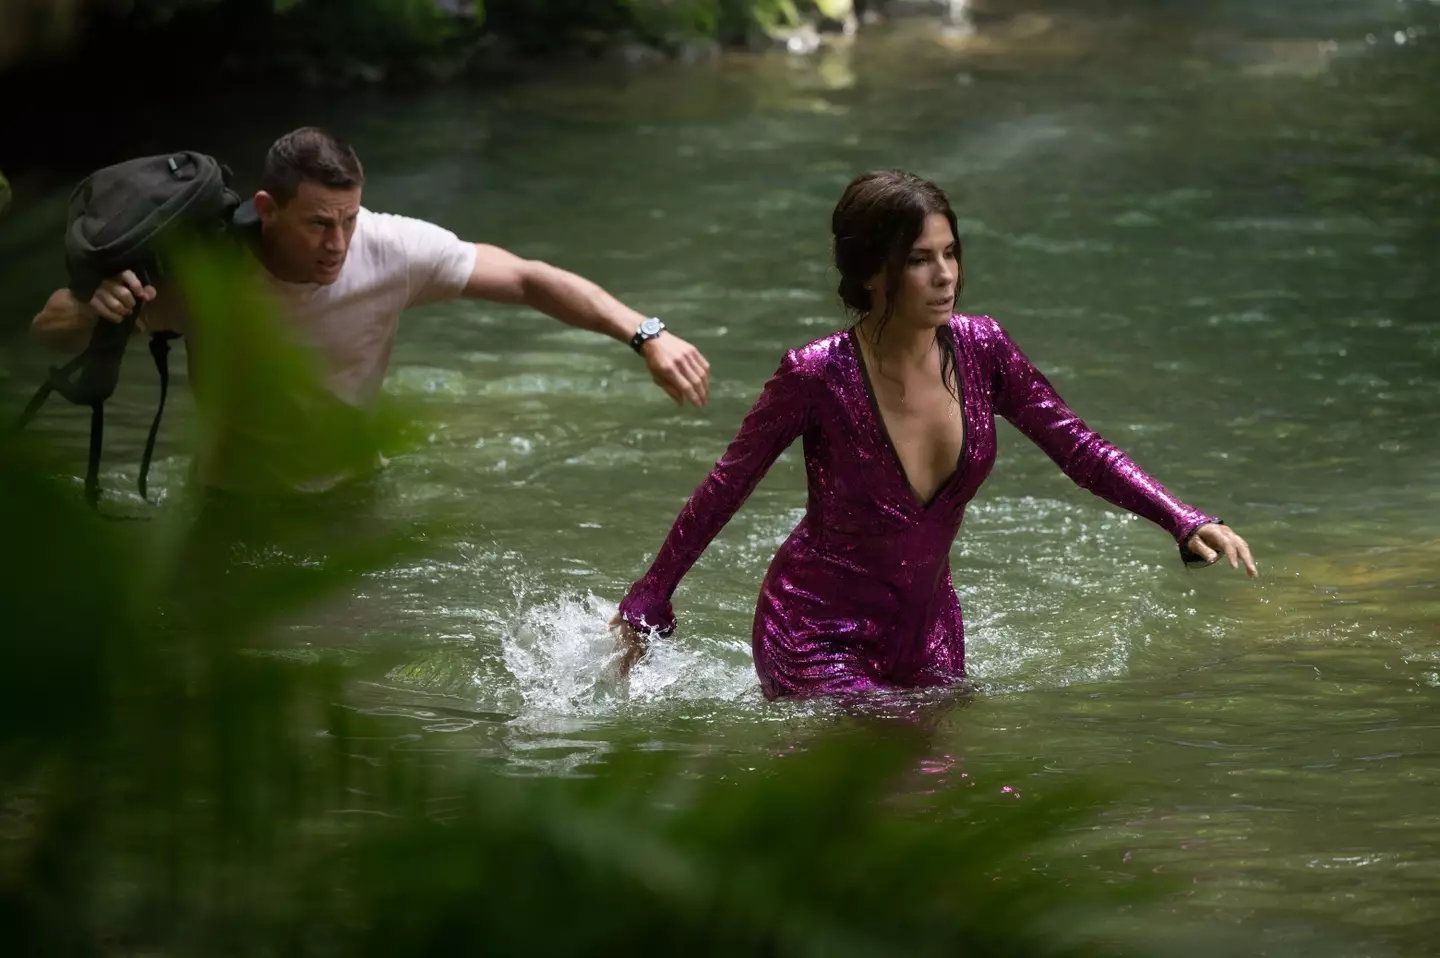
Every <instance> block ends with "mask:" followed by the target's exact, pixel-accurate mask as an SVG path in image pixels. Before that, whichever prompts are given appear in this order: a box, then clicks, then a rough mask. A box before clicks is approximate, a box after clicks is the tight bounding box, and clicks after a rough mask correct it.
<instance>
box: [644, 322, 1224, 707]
mask: <svg viewBox="0 0 1440 958" xmlns="http://www.w3.org/2000/svg"><path fill="white" fill-rule="evenodd" d="M950 327H951V329H952V330H953V331H954V334H955V352H956V372H957V378H958V380H959V384H960V387H961V390H962V393H961V396H962V399H963V408H964V419H965V436H964V441H963V444H962V447H961V453H960V459H959V462H958V463H957V466H956V470H955V472H954V474H953V475H952V476H951V477H950V478H949V479H948V480H947V481H946V482H944V483H943V484H942V485H941V487H940V488H939V489H938V490H937V491H936V493H935V494H934V496H933V497H932V498H931V500H930V501H929V502H924V503H922V502H920V501H919V499H918V498H917V497H916V495H915V494H914V492H913V491H912V490H911V488H910V485H909V482H908V481H907V479H906V477H905V474H904V471H903V469H902V468H901V466H900V463H899V459H898V457H897V456H896V455H895V453H894V451H893V448H892V446H891V444H890V440H889V438H888V436H887V434H886V432H885V429H884V425H883V422H882V421H881V420H880V418H879V416H878V412H877V407H875V406H874V405H873V404H872V399H871V395H870V392H869V387H868V386H867V384H866V380H865V373H864V368H863V365H862V363H861V360H860V358H859V353H858V344H857V343H856V341H855V338H854V334H853V333H852V332H850V331H848V330H847V331H841V332H837V333H834V334H832V335H830V336H827V337H825V338H823V339H819V340H816V341H815V342H813V343H810V344H809V345H807V346H804V347H801V348H799V349H792V350H789V351H788V352H786V353H785V355H784V358H783V360H782V361H781V363H780V366H779V368H778V369H777V370H776V371H775V373H774V374H773V375H772V376H771V377H770V379H769V381H767V382H766V384H765V387H764V389H763V391H762V392H761V394H760V397H759V399H757V400H756V402H755V404H754V406H753V407H752V408H751V410H750V412H749V414H747V415H746V417H745V420H744V422H743V423H742V424H741V426H740V430H739V432H738V433H737V434H736V436H735V438H734V439H733V440H732V441H731V443H730V445H729V447H728V448H727V449H726V450H725V453H724V455H723V456H722V457H721V458H720V460H719V461H718V462H717V463H716V465H715V468H714V470H713V471H712V472H711V473H710V475H709V476H708V477H707V478H706V479H705V481H704V482H702V483H701V484H700V486H699V487H698V488H697V489H696V490H695V492H694V493H693V494H692V495H691V496H690V499H689V501H688V502H686V504H685V507H684V508H683V509H682V510H681V512H680V515H679V516H678V517H677V518H676V520H675V523H674V525H673V527H672V528H671V530H670V533H669V535H668V536H667V537H666V539H665V542H664V544H663V546H662V547H661V549H660V551H659V553H657V555H656V557H655V560H654V562H653V563H652V564H651V566H650V569H649V570H648V571H647V572H646V573H645V575H644V577H643V578H641V579H640V580H639V581H637V582H635V583H634V584H633V585H632V586H631V588H630V590H629V592H628V593H627V594H626V596H625V597H624V599H623V600H622V601H621V603H620V614H621V615H622V616H623V617H624V619H625V621H627V622H628V623H630V624H631V625H632V626H634V627H635V628H637V629H639V630H641V631H649V632H651V633H652V634H653V633H658V634H661V635H669V634H671V633H673V631H674V629H675V613H674V610H673V608H672V607H671V597H672V596H673V594H674V592H675V588H676V586H677V585H678V584H679V583H680V580H681V578H682V577H683V576H684V575H685V573H686V572H688V571H689V569H690V567H691V566H692V565H694V563H695V561H696V560H697V559H699V558H700V555H701V553H702V552H704V550H705V548H706V547H707V546H708V545H709V544H710V542H711V540H713V539H714V538H715V536H716V535H717V534H719V532H720V530H721V529H722V528H723V527H724V526H725V523H726V522H728V521H729V520H730V518H731V516H733V515H734V514H735V512H736V510H738V509H739V508H740V506H741V505H742V504H743V503H744V502H745V500H746V498H748V497H749V495H750V493H751V491H752V490H754V488H755V486H756V485H757V484H758V483H759V481H760V479H761V478H762V477H763V476H764V475H765V472H766V471H767V470H768V469H769V468H770V466H771V464H772V463H774V461H775V459H776V458H777V457H778V456H779V455H780V453H781V452H783V451H784V450H785V448H786V447H787V446H789V445H790V443H792V442H793V441H794V440H795V439H796V438H797V437H799V438H801V439H802V440H803V444H804V452H805V471H806V477H807V482H808V487H809V492H808V496H807V502H806V508H805V516H804V518H803V519H801V521H800V522H799V524H798V525H796V527H795V528H794V530H793V531H792V532H791V533H790V536H789V537H788V538H787V539H786V540H785V542H784V544H782V545H781V547H780V549H779V550H778V551H777V553H776V554H775V557H774V559H773V560H772V561H771V563H770V568H769V570H768V572H767V573H766V575H765V579H764V582H763V584H762V585H761V588H760V597H759V601H758V602H757V604H756V608H755V620H754V628H753V632H752V637H751V640H752V648H753V652H754V660H755V670H756V672H757V673H758V675H759V677H760V686H761V690H762V691H763V692H764V694H765V695H766V696H767V697H768V698H772V699H773V698H778V697H782V696H796V695H814V694H826V693H846V692H861V691H868V690H875V689H883V688H897V687H899V688H904V687H919V686H928V685H945V684H951V683H954V682H956V681H958V680H960V679H962V678H964V676H965V627H964V622H963V621H962V617H961V611H960V602H959V599H958V597H957V596H956V594H955V589H954V586H953V585H952V582H951V577H950V547H951V545H952V544H953V543H954V541H955V536H956V535H957V534H958V533H959V531H960V525H961V521H962V519H963V518H964V514H965V506H966V504H967V503H968V502H969V501H970V500H971V499H972V498H973V497H974V496H975V493H976V492H977V491H978V490H979V488H980V485H981V483H983V482H984V481H985V479H986V477H987V476H989V474H990V470H991V468H992V466H993V465H994V463H995V452H996V448H995V416H996V415H997V414H998V415H1001V416H1004V417H1005V419H1006V420H1008V421H1009V422H1010V423H1011V424H1013V425H1014V426H1015V427H1016V428H1018V429H1019V430H1020V431H1021V432H1022V433H1024V434H1025V435H1026V436H1028V437H1029V438H1030V439H1031V441H1033V442H1034V443H1035V444H1036V445H1038V446H1039V447H1040V448H1041V449H1042V450H1044V452H1045V453H1046V454H1047V455H1049V457H1050V458H1051V459H1052V460H1054V462H1055V463H1056V465H1058V466H1059V467H1060V469H1061V470H1062V471H1063V472H1064V473H1065V475H1067V476H1069V477H1070V479H1071V480H1072V481H1074V482H1075V483H1076V484H1077V485H1079V486H1081V487H1082V488H1085V489H1088V490H1089V491H1091V492H1092V493H1094V494H1095V495H1097V496H1100V497H1102V498H1103V499H1105V500H1107V501H1108V502H1110V503H1112V504H1113V505H1115V506H1118V507H1120V508H1123V509H1127V510H1129V511H1131V512H1133V513H1135V514H1137V515H1139V516H1141V517H1143V518H1145V519H1149V520H1150V521H1152V522H1154V523H1155V524H1157V525H1159V526H1160V527H1161V528H1163V529H1164V530H1165V531H1166V532H1167V533H1169V534H1170V535H1171V536H1173V537H1174V538H1175V540H1176V542H1177V543H1179V544H1181V551H1182V555H1183V554H1184V553H1185V550H1184V547H1183V543H1184V542H1185V540H1186V539H1188V538H1189V536H1190V535H1191V533H1193V532H1194V530H1195V529H1196V528H1198V527H1199V526H1201V525H1202V524H1204V523H1206V522H1218V521H1219V520H1217V519H1215V518H1213V517H1211V516H1208V515H1205V514H1204V513H1202V512H1200V511H1199V510H1197V509H1194V508H1192V507H1191V506H1188V505H1186V504H1185V503H1183V502H1181V501H1180V500H1178V499H1176V498H1175V497H1174V496H1172V495H1171V494H1170V493H1169V492H1167V491H1166V489H1165V488H1164V487H1163V486H1162V485H1161V484H1160V483H1158V482H1156V481H1155V480H1154V479H1152V478H1151V477H1150V476H1148V475H1146V474H1145V472H1143V471H1142V470H1141V469H1140V468H1139V467H1138V466H1136V465H1135V463H1134V462H1132V461H1131V460H1130V459H1129V458H1128V457H1127V456H1126V455H1125V454H1124V453H1123V452H1121V451H1120V450H1119V449H1117V448H1116V447H1115V446H1113V445H1111V444H1110V443H1109V442H1107V441H1105V440H1104V439H1103V438H1101V437H1100V436H1099V435H1098V434H1097V433H1096V432H1095V431H1093V430H1092V429H1090V428H1089V427H1088V426H1086V425H1085V423H1084V422H1083V421H1082V420H1081V419H1080V418H1079V417H1077V416H1076V415H1075V414H1074V413H1073V412H1071V411H1070V409H1069V408H1068V407H1067V406H1066V405H1065V403H1064V401H1063V400H1061V398H1060V396H1059V395H1058V394H1057V393H1056V392H1055V390H1054V388H1053V387H1052V386H1051V385H1050V382H1049V381H1048V380H1047V379H1046V378H1045V376H1044V375H1042V374H1041V373H1040V372H1039V371H1038V370H1037V369H1036V368H1035V366H1034V365H1032V364H1031V362H1030V361H1029V359H1027V358H1026V356H1025V355H1024V353H1022V352H1021V351H1020V349H1019V348H1018V347H1017V346H1016V345H1015V344H1014V343H1013V342H1012V341H1011V339H1010V337H1009V336H1008V335H1006V333H1005V331H1004V329H1002V328H1001V326H1000V324H999V323H997V322H996V321H995V320H993V319H991V318H990V317H988V316H970V315H956V316H954V317H952V319H951V321H950Z"/></svg>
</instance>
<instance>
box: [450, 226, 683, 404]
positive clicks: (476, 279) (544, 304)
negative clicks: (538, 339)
mask: <svg viewBox="0 0 1440 958" xmlns="http://www.w3.org/2000/svg"><path fill="white" fill-rule="evenodd" d="M463 295H464V296H466V297H468V298H471V299H484V300H489V301H491V302H496V303H510V304H513V305H523V306H529V307H530V308H531V309H534V310H537V311H539V312H542V313H544V314H546V315H547V316H551V317H554V318H555V319H558V320H559V321H560V322H562V323H565V324H566V325H567V326H574V327H575V328H576V329H586V330H590V331H591V332H595V333H601V334H602V335H605V336H609V337H610V338H611V339H614V340H618V341H619V342H622V343H625V344H627V345H628V344H629V342H630V338H631V337H632V336H634V335H635V332H636V330H638V329H639V328H640V324H641V323H642V322H644V321H645V319H646V317H644V316H642V315H641V314H639V313H637V312H636V311H635V310H633V309H631V308H630V307H628V306H626V305H625V304H624V303H622V302H620V301H619V300H617V299H616V298H615V297H613V296H611V295H610V294H609V293H607V292H605V290H603V289H601V288H600V287H599V286H597V285H596V284H595V283H593V282H591V281H590V280H588V279H585V278H584V277H582V276H577V275H575V274H574V273H570V272H567V271H565V270H563V269H560V268H558V267H555V266H551V265H550V264H549V263H544V262H540V261H539V260H527V259H521V258H520V257H518V256H516V255H515V254H513V253H510V252H507V251H506V250H503V249H500V248H499V247H497V246H488V245H486V244H483V243H477V244H476V245H475V268H474V270H473V271H472V272H471V274H470V280H469V282H468V283H466V285H465V290H464V293H463ZM640 351H641V354H642V355H643V357H644V359H645V365H646V366H647V367H649V369H650V377H651V378H652V379H654V380H655V382H656V384H657V385H659V386H660V388H661V389H663V390H665V392H666V393H668V394H669V396H670V398H671V399H673V400H675V402H676V403H677V404H679V405H683V404H684V401H685V400H686V399H688V400H690V402H692V403H694V404H695V405H696V406H703V405H705V403H706V401H707V400H708V398H709V395H710V363H709V362H707V361H706V359H705V357H704V356H702V355H701V354H700V350H698V349H696V348H695V347H694V346H692V345H690V344H689V343H687V342H686V341H685V340H683V339H681V338H680V337H678V336H675V335H673V334H672V333H670V332H669V331H668V330H667V331H665V332H662V333H661V334H660V335H659V336H657V337H655V338H654V339H651V340H648V341H647V342H645V343H644V344H643V345H642V346H641V347H640Z"/></svg>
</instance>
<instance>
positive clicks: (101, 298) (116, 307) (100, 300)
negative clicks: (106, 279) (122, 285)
mask: <svg viewBox="0 0 1440 958" xmlns="http://www.w3.org/2000/svg"><path fill="white" fill-rule="evenodd" d="M90 307H91V308H92V309H94V310H95V312H97V313H99V314H100V315H101V316H102V317H104V318H105V319H108V320H109V321H110V322H112V323H118V322H120V320H122V319H124V318H125V313H126V310H125V307H124V306H122V305H121V304H120V300H118V299H116V298H115V296H114V295H112V294H111V293H109V292H106V291H105V290H103V289H102V290H97V291H96V292H95V295H94V296H92V297H91V298H90Z"/></svg>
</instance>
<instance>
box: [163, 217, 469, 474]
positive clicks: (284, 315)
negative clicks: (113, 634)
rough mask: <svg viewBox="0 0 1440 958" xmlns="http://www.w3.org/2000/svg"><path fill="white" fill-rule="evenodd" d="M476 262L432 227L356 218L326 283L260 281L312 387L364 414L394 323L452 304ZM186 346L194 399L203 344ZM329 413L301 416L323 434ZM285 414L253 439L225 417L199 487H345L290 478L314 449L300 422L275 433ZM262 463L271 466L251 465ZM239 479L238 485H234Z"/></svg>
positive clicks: (202, 454) (298, 410) (239, 419)
mask: <svg viewBox="0 0 1440 958" xmlns="http://www.w3.org/2000/svg"><path fill="white" fill-rule="evenodd" d="M475 253H476V250H475V245H474V244H473V243H467V242H464V241H463V240H461V239H460V238H459V237H457V236H456V235H455V234H454V233H452V232H451V231H450V230H447V229H445V228H443V227H440V226H436V225H435V224H433V223H427V222H425V221H424V220H418V219H412V218H410V217H406V216H396V215H392V214H388V213H374V212H371V211H370V210H367V209H364V208H362V209H361V210H360V213H359V216H358V219H357V222H356V225H355V233H354V235H353V236H352V238H351V241H350V248H349V251H348V253H347V255H346V258H345V265H344V266H343V267H342V268H341V270H340V276H339V278H338V279H337V280H336V281H335V282H333V283H331V284H329V285H328V286H322V285H320V284H318V283H287V282H283V281H281V280H278V279H276V278H275V277H274V276H272V275H271V274H270V273H269V272H267V271H263V270H262V271H261V272H262V273H263V274H264V275H265V277H266V278H267V280H268V281H269V282H268V286H269V287H270V289H271V291H272V292H273V293H275V294H276V296H277V298H278V300H279V306H280V310H279V312H280V319H281V321H282V322H283V323H284V325H285V327H286V329H287V330H288V331H290V332H293V333H294V334H295V336H296V338H297V340H298V341H299V342H301V343H303V344H305V345H307V346H309V347H310V349H311V351H312V352H313V354H314V358H315V359H316V360H317V362H318V364H319V369H320V379H321V385H322V386H323V387H324V389H326V390H327V391H328V392H329V393H331V394H333V396H334V398H335V399H338V400H340V401H341V402H342V403H344V404H346V405H347V406H350V407H356V408H357V409H361V410H363V409H365V408H366V407H368V406H370V405H371V404H372V403H373V401H374V400H375V399H376V397H377V396H378V395H379V393H380V387H381V384H382V383H383V382H384V379H385V373H386V370H387V369H388V367H389V364H390V354H391V351H392V350H393V348H394V345H395V335H396V332H397V330H398V328H399V320H400V313H401V312H402V311H403V310H406V309H409V308H410V307H413V306H422V305H425V304H427V303H436V302H441V301H444V300H447V299H455V298H457V297H459V296H460V295H461V293H462V292H463V291H464V289H465V286H466V284H467V283H468V282H469V280H470V276H471V273H472V271H473V269H474V266H475ZM184 325H188V324H184ZM184 325H181V324H177V327H178V328H179V331H181V332H186V333H189V331H188V330H186V329H185V328H184ZM195 338H196V337H195V336H194V335H193V334H188V335H187V337H186V341H187V352H188V360H189V367H190V374H191V377H192V383H194V384H195V386H196V387H197V390H199V389H204V383H203V382H201V381H200V377H203V376H204V372H203V369H201V370H197V369H196V365H197V364H196V361H195V359H196V356H197V354H199V353H200V352H202V351H203V350H204V349H205V343H204V341H203V339H204V337H203V336H201V337H199V339H200V340H201V341H199V342H192V340H193V339H195ZM267 405H268V403H267ZM293 407H294V409H293V415H294V416H295V417H297V419H298V418H300V417H307V416H308V415H309V411H310V410H314V408H315V407H316V403H314V402H309V403H308V405H307V403H306V401H305V400H302V399H296V400H295V401H294V402H293ZM333 413H334V410H325V411H322V413H320V414H317V415H314V416H309V418H310V419H311V423H309V425H315V424H323V423H324V422H325V421H327V420H324V419H322V418H320V417H321V415H333ZM289 414H290V413H288V412H287V413H286V414H284V415H280V416H276V415H275V414H274V413H273V410H272V411H271V413H270V417H269V419H268V420H267V425H266V426H265V427H264V428H263V429H261V428H258V427H256V426H255V425H254V424H253V423H247V422H245V421H243V417H244V411H243V410H233V409H232V410H230V411H229V413H228V418H229V420H230V421H229V422H227V424H226V427H225V428H224V429H221V430H218V435H215V436H212V437H211V438H212V441H213V444H212V445H211V446H210V447H208V448H201V449H200V450H199V456H198V461H197V463H196V466H197V469H198V471H199V476H200V478H201V481H202V482H204V483H205V484H206V485H209V486H213V487H217V488H220V489H229V490H231V491H236V492H242V491H246V490H247V489H249V488H251V487H253V486H254V485H255V484H256V483H257V482H260V483H262V484H264V485H265V486H273V485H274V484H275V483H277V482H278V483H279V484H280V485H281V486H284V487H289V488H295V489H297V490H301V491H313V490H316V489H323V488H326V487H328V486H331V485H334V484H335V483H336V482H339V481H341V480H343V479H344V478H346V475H344V474H341V475H331V476H314V475H310V476H306V477H305V478H303V479H299V478H297V476H298V474H299V473H301V472H303V471H304V470H303V469H297V467H296V466H295V464H296V463H298V462H302V461H303V458H304V454H305V450H304V449H303V448H301V447H302V446H303V444H304V443H305V442H307V441H313V440H307V438H306V430H305V428H303V426H305V425H306V424H305V423H302V422H300V421H295V422H294V423H293V425H294V427H295V428H294V429H293V430H292V429H282V428H277V425H276V424H277V422H282V423H283V421H284V419H285V415H289ZM257 418H259V417H257ZM321 428H323V425H322V426H321ZM282 433H283V434H282ZM267 458H268V459H273V460H275V461H274V462H273V463H268V462H263V461H257V460H263V459H267ZM242 473H243V474H244V476H245V477H246V478H241V474H242Z"/></svg>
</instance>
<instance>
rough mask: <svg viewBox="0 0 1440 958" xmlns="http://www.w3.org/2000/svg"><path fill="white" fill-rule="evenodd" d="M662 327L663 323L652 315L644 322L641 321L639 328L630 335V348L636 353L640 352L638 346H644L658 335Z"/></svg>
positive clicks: (663, 326)
mask: <svg viewBox="0 0 1440 958" xmlns="http://www.w3.org/2000/svg"><path fill="white" fill-rule="evenodd" d="M664 328H665V324H664V323H662V322H660V320H658V319H656V318H655V317H654V316H651V317H650V318H649V319H647V320H645V322H643V323H641V324H640V328H639V329H637V330H636V331H635V335H634V336H631V337H630V348H631V349H633V350H635V351H636V352H637V353H638V352H640V347H641V346H644V345H645V344H646V343H648V342H649V341H650V340H652V339H654V338H655V337H656V336H659V335H660V332H661V330H663V329H664Z"/></svg>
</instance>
